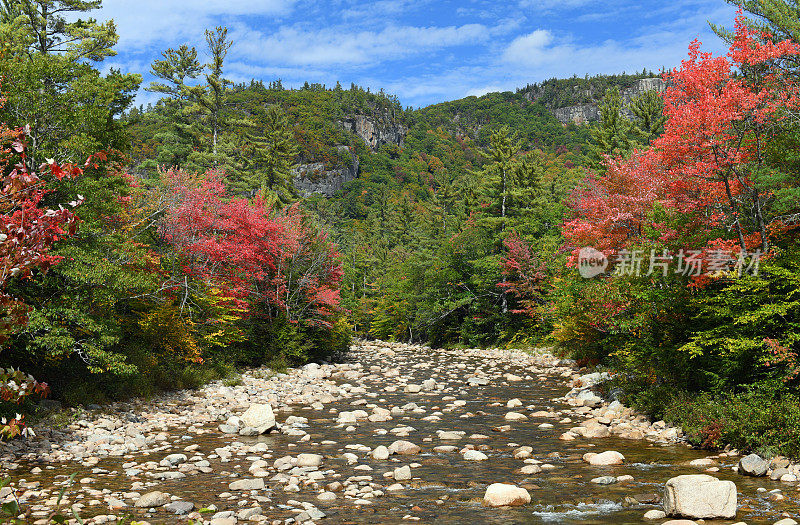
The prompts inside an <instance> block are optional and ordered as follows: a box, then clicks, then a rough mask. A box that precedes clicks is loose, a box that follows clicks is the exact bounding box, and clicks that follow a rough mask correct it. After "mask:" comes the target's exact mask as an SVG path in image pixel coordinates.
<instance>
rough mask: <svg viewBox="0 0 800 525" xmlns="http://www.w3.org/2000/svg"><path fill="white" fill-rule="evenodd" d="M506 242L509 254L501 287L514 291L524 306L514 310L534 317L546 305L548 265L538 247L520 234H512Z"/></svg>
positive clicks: (504, 265) (504, 259) (502, 265)
mask: <svg viewBox="0 0 800 525" xmlns="http://www.w3.org/2000/svg"><path fill="white" fill-rule="evenodd" d="M503 243H504V244H505V247H506V251H507V252H506V256H505V257H504V258H503V260H502V261H501V268H502V272H503V277H504V279H503V282H501V283H499V284H498V286H499V287H500V288H502V289H503V290H504V291H506V292H508V293H511V294H513V295H514V297H515V298H516V299H517V301H518V303H519V305H520V306H521V308H519V309H515V310H511V311H512V313H524V314H527V315H529V316H531V317H534V316H535V315H536V314H535V312H536V309H537V308H538V307H539V306H540V305H541V304H542V297H543V295H544V292H545V290H544V286H545V282H546V280H547V274H546V272H545V265H544V264H543V263H542V262H540V261H539V258H538V257H537V256H536V253H535V252H534V250H533V249H532V248H531V247H530V245H528V243H527V242H525V240H523V239H521V238H520V237H519V236H518V235H517V234H516V233H512V234H511V235H509V236H508V237H507V238H506V239H505V240H504V241H503Z"/></svg>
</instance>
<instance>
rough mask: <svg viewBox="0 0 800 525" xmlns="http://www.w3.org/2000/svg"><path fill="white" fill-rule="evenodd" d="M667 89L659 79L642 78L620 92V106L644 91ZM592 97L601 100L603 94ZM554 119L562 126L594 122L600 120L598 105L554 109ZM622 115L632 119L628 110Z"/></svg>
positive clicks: (625, 104) (624, 110)
mask: <svg viewBox="0 0 800 525" xmlns="http://www.w3.org/2000/svg"><path fill="white" fill-rule="evenodd" d="M666 88H667V83H666V82H664V80H663V79H661V78H642V79H639V80H637V81H636V83H635V84H634V85H633V86H631V87H629V88H627V89H623V90H622V91H621V92H620V95H621V98H622V104H623V105H624V106H627V105H628V104H630V102H631V100H633V98H635V97H637V96H639V95H641V94H642V93H644V92H646V91H657V92H659V93H663V92H664V90H665V89H666ZM594 97H597V99H602V97H603V93H595V94H594ZM553 113H554V114H555V117H556V119H558V121H559V122H561V123H562V124H568V123H570V122H572V123H574V124H579V125H580V124H586V123H588V122H595V121H597V120H600V108H599V107H598V104H580V105H577V106H567V107H563V108H556V109H554V110H553ZM622 113H623V114H624V115H625V116H626V117H627V118H629V119H630V118H633V113H631V111H630V110H629V109H628V108H623V110H622Z"/></svg>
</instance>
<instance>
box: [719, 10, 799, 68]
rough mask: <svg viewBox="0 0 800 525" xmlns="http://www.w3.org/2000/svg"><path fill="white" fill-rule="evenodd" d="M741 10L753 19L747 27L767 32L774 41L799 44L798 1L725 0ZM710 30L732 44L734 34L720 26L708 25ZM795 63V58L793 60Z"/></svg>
mask: <svg viewBox="0 0 800 525" xmlns="http://www.w3.org/2000/svg"><path fill="white" fill-rule="evenodd" d="M725 1H726V2H727V3H729V4H732V5H734V6H736V7H737V8H741V9H742V10H744V11H745V12H746V13H749V14H750V15H753V16H754V17H755V18H754V19H750V20H749V24H748V25H749V26H750V27H752V28H754V29H757V30H761V31H767V32H769V33H771V34H772V35H773V38H774V39H775V41H777V42H780V41H783V40H791V41H793V42H800V0H725ZM709 25H710V26H711V29H713V30H714V32H715V33H716V34H717V35H719V36H720V38H722V39H723V40H725V41H727V42H732V41H733V37H734V33H733V32H731V31H730V30H728V29H725V28H724V27H722V26H718V25H715V24H711V23H709ZM795 61H796V58H795Z"/></svg>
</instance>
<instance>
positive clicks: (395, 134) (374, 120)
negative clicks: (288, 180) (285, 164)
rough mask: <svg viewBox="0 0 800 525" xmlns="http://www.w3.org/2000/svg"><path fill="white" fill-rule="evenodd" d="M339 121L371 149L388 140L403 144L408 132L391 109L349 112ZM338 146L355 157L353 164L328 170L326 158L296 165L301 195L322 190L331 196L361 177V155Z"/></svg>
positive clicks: (388, 142)
mask: <svg viewBox="0 0 800 525" xmlns="http://www.w3.org/2000/svg"><path fill="white" fill-rule="evenodd" d="M338 124H339V126H340V127H342V128H343V129H344V130H345V131H348V132H350V133H352V134H354V135H356V136H357V137H359V138H360V139H361V140H363V141H364V144H365V145H366V146H367V148H369V149H370V150H371V151H376V150H377V149H378V148H380V147H381V146H383V145H385V144H393V145H395V146H400V147H402V146H403V141H404V140H405V137H406V132H407V129H406V127H405V126H404V125H403V124H401V123H400V122H399V121H398V120H397V119H396V118H394V116H393V115H391V114H389V113H386V114H385V115H381V116H367V115H353V116H348V117H346V118H344V119H342V120H340V121H339V122H338ZM337 148H338V149H339V151H340V152H343V153H348V154H349V155H350V156H351V157H352V163H351V164H350V165H349V166H345V167H341V168H336V169H328V170H326V169H325V164H323V163H322V162H310V163H307V164H298V165H297V166H295V167H294V168H293V169H292V179H293V183H294V187H295V189H296V190H297V191H298V192H299V193H300V195H302V196H303V197H308V196H309V195H312V194H314V193H318V194H321V195H325V196H326V197H330V196H332V195H333V194H334V193H336V192H337V191H339V190H340V189H342V186H344V185H345V184H346V183H348V182H350V181H351V180H354V179H355V178H356V177H358V168H359V159H358V156H357V155H356V154H355V152H353V151H350V148H348V147H347V146H337Z"/></svg>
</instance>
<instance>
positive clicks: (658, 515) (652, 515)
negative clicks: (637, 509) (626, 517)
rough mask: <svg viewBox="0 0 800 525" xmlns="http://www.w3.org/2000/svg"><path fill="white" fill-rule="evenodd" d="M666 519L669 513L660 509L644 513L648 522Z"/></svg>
mask: <svg viewBox="0 0 800 525" xmlns="http://www.w3.org/2000/svg"><path fill="white" fill-rule="evenodd" d="M666 517H667V513H666V512H664V511H663V510H658V509H652V510H648V511H647V512H645V513H644V519H646V520H663V519H664V518H666Z"/></svg>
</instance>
